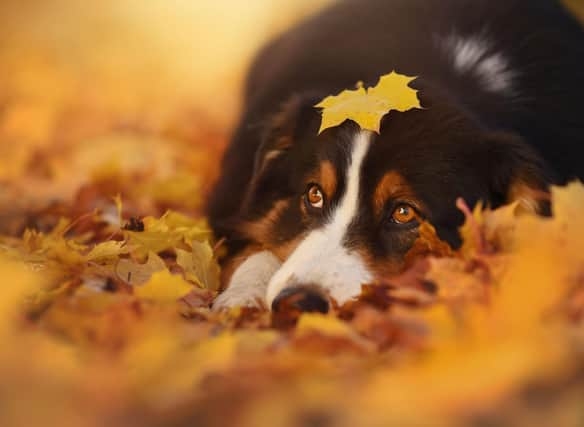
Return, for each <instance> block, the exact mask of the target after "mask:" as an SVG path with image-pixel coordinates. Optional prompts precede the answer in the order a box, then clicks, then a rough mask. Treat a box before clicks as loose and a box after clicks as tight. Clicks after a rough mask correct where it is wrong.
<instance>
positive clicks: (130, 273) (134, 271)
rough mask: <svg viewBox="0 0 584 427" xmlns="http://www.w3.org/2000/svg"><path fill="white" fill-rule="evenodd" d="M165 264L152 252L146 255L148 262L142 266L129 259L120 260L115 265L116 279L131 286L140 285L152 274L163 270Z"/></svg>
mask: <svg viewBox="0 0 584 427" xmlns="http://www.w3.org/2000/svg"><path fill="white" fill-rule="evenodd" d="M165 268H166V264H165V263H164V261H163V260H162V258H160V257H159V256H158V255H156V254H155V253H154V252H150V253H149V254H148V260H147V261H146V262H145V263H144V264H140V263H137V262H136V261H133V260H130V259H120V260H119V261H118V264H117V265H116V274H117V275H118V277H119V278H120V279H121V280H123V281H125V282H128V283H129V284H131V285H142V284H144V283H146V282H147V281H148V280H149V279H150V277H152V274H153V273H156V272H157V271H161V270H164V269H165Z"/></svg>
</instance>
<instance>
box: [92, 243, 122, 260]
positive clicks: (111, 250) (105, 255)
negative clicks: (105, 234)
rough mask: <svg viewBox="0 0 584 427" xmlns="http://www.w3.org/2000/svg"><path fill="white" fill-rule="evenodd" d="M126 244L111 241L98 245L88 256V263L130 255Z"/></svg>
mask: <svg viewBox="0 0 584 427" xmlns="http://www.w3.org/2000/svg"><path fill="white" fill-rule="evenodd" d="M124 245H125V242H118V241H116V240H111V241H108V242H103V243H100V244H98V245H96V246H95V247H94V248H93V249H92V250H91V251H90V252H89V253H88V254H87V255H86V256H85V258H86V259H87V261H103V260H107V259H112V258H117V257H118V256H120V255H122V254H125V253H128V249H127V248H126V247H125V246H124Z"/></svg>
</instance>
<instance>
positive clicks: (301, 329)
mask: <svg viewBox="0 0 584 427" xmlns="http://www.w3.org/2000/svg"><path fill="white" fill-rule="evenodd" d="M311 331H314V332H320V333H322V334H323V335H328V336H340V337H352V336H353V335H355V333H354V331H353V330H352V329H351V328H350V327H349V325H347V324H346V323H345V322H343V321H342V320H339V319H338V318H336V317H335V316H329V315H323V314H318V313H306V314H303V315H302V316H300V319H299V320H298V324H297V325H296V333H297V334H299V335H302V334H305V333H307V332H311Z"/></svg>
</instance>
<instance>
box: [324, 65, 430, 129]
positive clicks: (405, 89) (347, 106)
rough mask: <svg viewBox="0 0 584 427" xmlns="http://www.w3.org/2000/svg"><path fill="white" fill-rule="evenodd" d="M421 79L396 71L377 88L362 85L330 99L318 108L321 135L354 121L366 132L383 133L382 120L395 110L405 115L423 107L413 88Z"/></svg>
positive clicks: (381, 81) (385, 76)
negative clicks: (320, 110) (380, 128)
mask: <svg viewBox="0 0 584 427" xmlns="http://www.w3.org/2000/svg"><path fill="white" fill-rule="evenodd" d="M416 78H417V77H407V76H404V75H401V74H397V73H396V72H395V71H392V72H391V73H389V74H386V75H384V76H381V78H380V79H379V82H378V83H377V85H376V86H374V87H370V88H368V89H364V88H363V86H362V83H360V84H359V86H358V87H357V89H355V90H344V91H343V92H341V93H339V94H338V95H334V96H328V97H326V98H325V99H323V100H322V101H321V102H320V103H318V104H317V105H315V107H317V108H322V109H323V110H322V122H321V126H320V129H319V131H318V132H319V133H321V132H322V131H324V130H325V129H328V128H331V127H334V126H338V125H340V124H341V123H343V122H344V121H345V120H347V119H348V120H353V121H354V122H356V123H357V124H358V125H359V126H361V129H363V130H370V131H373V132H377V133H379V127H380V123H381V118H382V117H383V116H385V115H386V114H387V113H389V112H390V111H391V110H396V111H401V112H405V111H408V110H411V109H413V108H422V107H421V105H420V101H419V99H418V95H417V93H418V91H417V90H415V89H412V88H411V87H409V84H410V83H411V82H412V81H413V80H415V79H416Z"/></svg>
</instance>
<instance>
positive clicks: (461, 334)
mask: <svg viewBox="0 0 584 427" xmlns="http://www.w3.org/2000/svg"><path fill="white" fill-rule="evenodd" d="M577 1H578V0H573V1H572V3H576V2H577ZM53 59H54V57H53V56H50V55H49V56H43V55H39V54H38V52H37V53H35V54H31V53H30V52H24V51H23V50H22V49H21V50H13V51H9V50H4V49H0V63H1V64H2V65H3V68H4V69H6V70H9V72H7V73H6V75H5V76H4V78H3V80H2V81H0V277H1V278H2V280H1V282H0V342H1V343H2V347H3V348H2V350H1V351H0V378H2V380H1V381H0V425H1V426H7V427H8V426H23V425H26V426H36V425H59V426H64V427H67V426H72V427H73V426H74V427H78V426H96V427H97V426H102V425H109V426H112V427H115V426H129V425H130V426H131V425H140V426H193V425H196V426H200V427H205V426H209V427H212V426H224V425H228V426H254V427H255V426H259V427H261V426H274V425H277V426H290V427H292V426H306V427H313V426H314V427H316V426H319V427H326V426H341V427H342V426H346V427H354V426H387V425H397V426H414V425H415V426H419V425H423V426H429V425H430V426H457V425H460V426H491V425H497V426H499V425H530V426H540V425H541V426H550V425H552V426H559V427H562V426H566V427H568V426H570V427H571V426H582V425H584V398H583V396H584V216H583V215H582V214H583V213H584V187H583V186H582V185H581V184H579V183H573V184H571V185H569V186H567V187H565V188H554V189H553V191H552V195H551V198H552V206H553V216H552V217H551V218H541V217H536V216H533V215H530V214H526V213H522V212H520V208H519V207H518V206H516V205H511V206H506V207H503V208H501V209H498V210H496V211H491V210H489V209H481V208H480V207H478V208H477V209H475V210H474V211H473V212H471V211H470V210H469V209H468V207H467V206H466V205H465V204H464V202H463V201H461V202H460V203H459V207H460V208H461V209H462V210H463V211H464V212H465V215H466V223H465V225H464V226H463V227H462V229H461V234H462V237H463V239H464V244H463V246H462V247H461V248H460V249H459V250H457V251H455V252H453V251H451V250H450V249H449V248H447V247H445V246H444V245H443V244H442V243H441V242H440V241H438V240H437V239H436V236H435V234H434V232H433V229H432V228H431V226H429V225H424V226H423V228H422V230H421V235H420V239H419V240H418V242H417V243H416V245H415V247H414V249H413V254H415V255H416V258H415V259H414V258H413V257H412V265H411V267H410V268H409V269H408V270H407V271H406V272H405V273H404V274H402V275H401V276H399V277H392V278H389V277H388V278H386V280H384V281H381V282H379V283H374V284H371V285H368V286H365V287H364V289H363V295H362V297H361V298H360V299H359V300H357V301H353V302H351V303H349V304H346V305H345V306H342V307H335V308H334V309H333V311H332V312H331V313H329V314H327V315H321V314H304V315H300V314H299V313H292V312H288V313H285V315H282V316H276V317H272V316H271V314H270V313H269V312H267V311H261V310H252V309H243V308H236V309H233V310H231V311H228V312H220V313H218V312H214V311H212V310H211V309H210V305H211V303H212V301H213V298H214V297H215V296H216V294H217V292H218V282H219V273H220V267H219V266H218V264H217V259H218V257H219V256H220V255H221V253H222V250H223V247H222V244H221V242H216V241H214V240H213V237H212V235H211V233H210V230H209V228H208V226H207V223H206V220H205V218H204V214H203V210H202V206H203V200H204V198H205V194H206V193H207V192H208V191H209V189H210V188H211V183H212V181H213V180H214V179H215V177H216V175H217V170H218V165H219V158H220V153H221V151H222V149H223V147H224V146H225V141H226V140H227V137H226V131H225V130H224V127H222V126H219V125H217V124H216V123H214V122H213V121H212V120H210V119H209V118H208V117H206V116H205V114H204V113H202V112H201V110H200V109H197V108H195V107H193V106H192V105H191V104H189V103H188V102H186V101H184V100H181V101H180V102H179V101H178V100H177V98H172V97H169V98H163V99H162V98H161V99H156V100H155V101H156V102H150V103H148V107H143V100H142V99H139V97H138V98H136V99H134V98H132V97H131V96H129V92H130V91H129V90H128V91H125V92H124V91H123V90H122V91H120V90H116V87H115V86H111V84H110V85H108V80H107V78H105V77H103V76H100V75H99V74H94V75H91V76H90V77H88V76H86V75H83V76H82V78H80V77H79V75H77V74H75V75H72V74H71V73H72V71H71V68H70V67H69V65H68V63H67V62H64V63H63V62H61V63H60V62H58V61H53ZM89 81H90V82H91V84H88V82H89ZM128 84H130V82H129V83H128ZM105 88H107V89H108V90H105ZM226 197H228V195H226Z"/></svg>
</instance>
